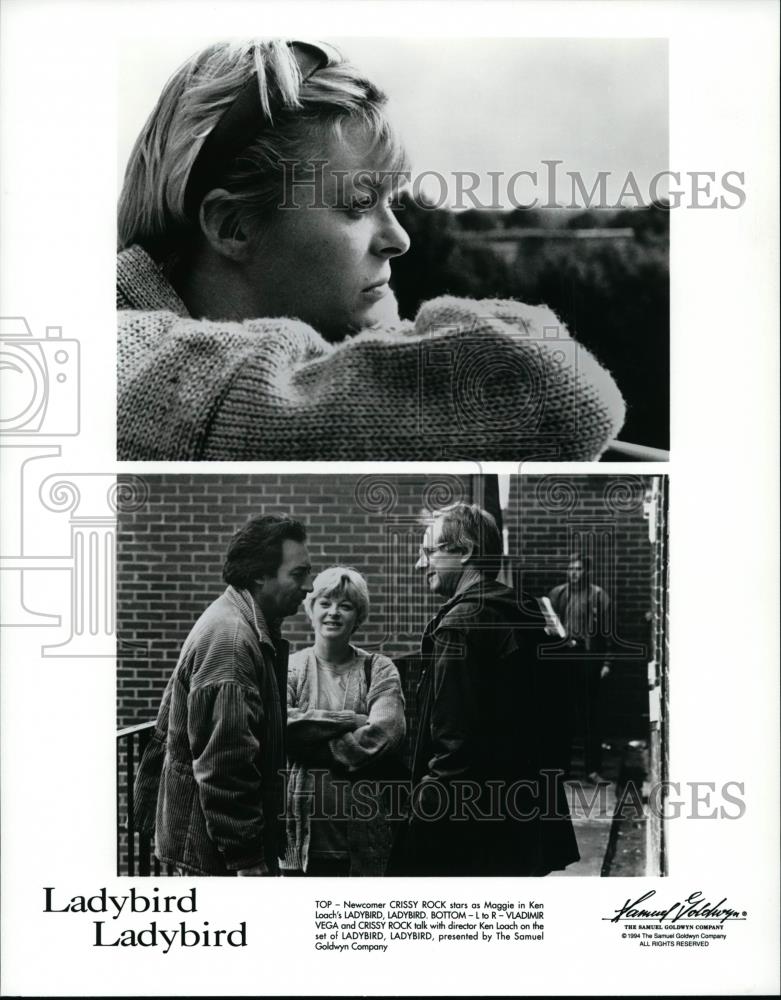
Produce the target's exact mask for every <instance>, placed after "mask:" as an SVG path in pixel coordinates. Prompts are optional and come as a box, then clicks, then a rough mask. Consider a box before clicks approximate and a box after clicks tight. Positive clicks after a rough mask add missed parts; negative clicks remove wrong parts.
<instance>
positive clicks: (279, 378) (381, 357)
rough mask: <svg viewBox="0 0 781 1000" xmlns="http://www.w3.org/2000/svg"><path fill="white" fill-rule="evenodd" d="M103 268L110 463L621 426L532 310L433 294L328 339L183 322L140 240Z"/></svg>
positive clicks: (478, 450) (555, 453) (289, 326)
mask: <svg viewBox="0 0 781 1000" xmlns="http://www.w3.org/2000/svg"><path fill="white" fill-rule="evenodd" d="M117 277H118V286H117V308H118V310H119V344H118V369H119V371H118V402H117V409H118V413H117V453H118V458H120V459H124V460H131V461H132V460H136V461H138V460H141V461H145V460H156V459H158V460H171V461H174V460H195V459H205V460H226V461H228V460H239V461H251V460H256V459H267V460H279V459H282V460H291V461H292V460H320V461H343V460H356V461H360V460H363V461H372V460H374V461H394V460H396V461H401V460H408V461H415V460H417V461H421V460H442V461H449V460H450V461H456V460H466V459H480V460H486V461H488V460H494V461H520V460H535V459H537V460H543V461H545V460H551V461H553V460H560V461H566V460H569V461H588V460H592V459H596V458H598V457H599V456H600V455H601V454H602V452H603V451H604V450H605V448H606V447H607V444H608V442H609V441H610V439H611V438H612V437H614V436H615V435H616V434H617V433H618V431H619V430H620V428H621V425H622V423H623V419H624V401H623V399H622V397H621V393H620V392H619V390H618V388H617V386H616V384H615V382H614V381H613V379H612V377H611V375H610V374H609V373H608V372H607V371H606V370H605V369H604V368H602V367H601V365H600V364H599V363H598V362H597V360H596V359H595V358H594V357H593V355H591V354H590V353H589V352H588V351H587V350H586V349H585V348H583V347H582V346H581V345H579V344H577V343H576V342H575V341H574V340H572V338H571V337H570V336H569V333H568V332H567V330H566V329H565V327H564V326H563V325H562V324H561V323H560V321H559V320H558V319H557V317H556V316H555V315H554V314H553V313H552V312H551V311H550V310H549V309H548V308H546V307H544V306H527V305H524V304H522V303H519V302H514V301H511V300H497V299H485V300H480V301H477V300H472V299H461V298H454V297H451V296H445V297H442V298H437V299H434V300H432V301H430V302H427V303H425V304H424V305H423V306H422V307H421V309H420V311H419V312H418V315H417V318H416V319H415V322H414V324H411V323H407V324H401V325H398V326H395V327H392V328H387V329H381V330H378V329H370V330H367V331H364V332H362V333H360V334H357V335H355V336H351V337H347V338H346V339H345V340H343V341H341V342H340V343H335V344H334V343H328V342H326V341H325V340H324V339H323V338H322V337H321V336H320V334H318V333H317V332H316V331H315V330H313V329H312V327H310V326H307V325H306V324H305V323H302V322H300V321H298V320H295V319H285V318H267V319H253V320H246V321H244V322H243V323H237V322H229V321H210V320H202V319H201V320H199V319H193V318H191V317H189V316H188V315H187V309H186V307H185V305H184V303H183V302H182V301H181V299H180V298H179V297H178V295H177V294H176V292H175V291H174V289H173V288H172V287H171V285H170V284H169V282H168V281H167V280H166V278H165V276H164V275H163V272H162V270H161V269H160V268H159V267H158V266H157V265H156V264H155V262H154V261H153V260H152V259H151V258H150V257H149V256H148V254H147V253H146V252H145V251H144V250H143V249H141V248H140V247H131V248H130V249H128V250H124V251H122V252H121V253H120V254H119V257H118V266H117Z"/></svg>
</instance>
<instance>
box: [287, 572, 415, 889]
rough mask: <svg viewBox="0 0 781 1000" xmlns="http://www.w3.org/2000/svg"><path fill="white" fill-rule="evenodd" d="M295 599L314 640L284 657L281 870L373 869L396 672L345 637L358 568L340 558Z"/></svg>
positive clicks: (395, 728) (397, 689) (382, 852)
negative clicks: (301, 599)
mask: <svg viewBox="0 0 781 1000" xmlns="http://www.w3.org/2000/svg"><path fill="white" fill-rule="evenodd" d="M304 607H305V609H306V612H307V615H308V616H309V619H310V621H311V622H312V628H313V629H314V633H315V642H314V645H313V646H310V647H309V648H308V649H302V650H299V651H298V652H297V653H295V654H294V655H293V656H291V657H290V662H289V667H288V690H287V697H288V709H287V712H288V715H287V747H288V759H289V766H290V774H289V781H288V792H287V802H288V805H287V855H286V858H285V862H284V868H285V869H286V870H287V872H288V873H304V874H307V875H323V876H325V875H382V874H384V871H385V864H386V862H387V858H388V856H389V853H390V847H391V829H390V826H389V824H388V822H387V821H386V819H385V814H384V810H383V806H382V802H381V797H380V787H379V785H378V783H377V781H376V780H373V778H372V775H373V774H374V775H376V774H377V773H378V764H379V762H381V761H383V760H386V761H387V759H388V755H393V756H395V755H396V753H397V751H398V750H399V748H400V746H401V743H402V741H403V739H404V735H405V731H406V729H405V721H404V697H403V695H402V690H401V681H400V679H399V673H398V671H397V669H396V667H395V666H394V665H393V662H392V661H391V660H389V659H388V657H387V656H383V655H381V654H379V653H375V654H370V653H367V652H366V651H365V650H363V649H360V648H359V647H358V646H355V645H353V644H352V643H351V641H350V640H351V638H352V635H353V633H354V632H355V631H356V629H358V628H359V627H360V626H361V625H362V624H363V622H364V621H365V619H366V616H367V614H368V611H369V592H368V588H367V586H366V581H365V580H364V578H363V577H362V576H361V575H360V573H357V572H356V571H355V570H354V569H350V568H349V567H346V566H333V567H331V568H330V569H327V570H324V571H323V572H322V573H320V575H319V576H318V577H317V578H316V579H315V581H314V583H313V589H312V592H311V593H310V594H309V595H308V596H307V598H306V601H305V604H304ZM362 776H363V779H362ZM354 791H355V795H354V794H353V792H354Z"/></svg>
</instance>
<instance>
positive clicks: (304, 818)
mask: <svg viewBox="0 0 781 1000" xmlns="http://www.w3.org/2000/svg"><path fill="white" fill-rule="evenodd" d="M119 484H120V491H121V495H122V496H123V497H124V498H125V505H126V506H127V510H126V511H125V510H124V509H123V507H121V508H120V513H119V525H118V535H117V556H118V565H117V595H118V604H117V627H118V633H117V638H118V643H119V650H118V656H119V660H118V680H117V718H118V724H119V725H120V726H121V728H120V729H119V731H118V733H117V768H118V772H117V791H118V795H119V800H118V819H119V825H118V829H117V852H118V853H117V864H118V872H119V874H126V875H155V876H160V875H165V874H168V875H182V874H190V875H193V874H195V875H222V876H230V875H248V874H251V875H258V874H260V875H270V874H282V875H283V876H301V875H308V876H328V875H330V876H383V875H397V876H470V875H471V876H494V877H496V876H545V875H568V876H598V877H599V876H640V875H648V874H650V873H653V874H664V873H665V860H664V843H663V823H662V814H663V805H664V803H663V801H662V800H661V798H660V797H659V795H660V793H659V782H660V780H661V781H663V780H664V778H665V775H666V764H665V758H666V746H665V740H664V732H665V704H666V702H665V691H666V669H667V663H666V652H665V651H666V627H667V625H666V616H667V610H666V609H667V596H666V587H667V481H666V477H665V476H642V477H641V476H596V475H592V476H554V475H550V476H523V477H520V476H495V475H474V476H438V477H437V476H429V477H423V476H417V477H416V476H409V475H407V476H405V475H388V474H380V475H367V476H347V475H338V474H333V475H315V476H312V475H295V476H279V475H278V476H268V475H265V476H263V475H261V476H255V475H248V476H246V475H241V476H239V475H224V476H215V475H207V476H203V475H199V476H182V475H176V476H155V475H152V476H146V475H145V476H144V477H133V478H130V479H126V478H123V477H121V478H120V481H119ZM653 779H655V781H656V784H655V785H653ZM652 785H653V787H654V788H655V789H656V791H655V792H654V794H653V795H651V796H650V800H649V789H650V788H651V787H652Z"/></svg>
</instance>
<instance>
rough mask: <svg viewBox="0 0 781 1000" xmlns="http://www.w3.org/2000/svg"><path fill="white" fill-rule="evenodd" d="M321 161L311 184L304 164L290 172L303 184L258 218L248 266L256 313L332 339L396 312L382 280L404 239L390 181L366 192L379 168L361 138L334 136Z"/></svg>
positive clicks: (402, 249) (406, 241)
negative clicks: (260, 224)
mask: <svg viewBox="0 0 781 1000" xmlns="http://www.w3.org/2000/svg"><path fill="white" fill-rule="evenodd" d="M348 134H349V133H348ZM364 149H365V144H364ZM322 159H324V160H326V163H325V164H324V166H323V167H322V168H321V169H320V168H318V175H317V176H318V178H320V179H318V180H317V182H316V186H315V187H313V186H312V182H311V178H312V176H313V175H312V173H311V169H310V171H309V172H307V171H306V169H305V168H302V170H300V171H299V172H298V173H297V175H296V176H297V177H299V178H300V177H304V178H306V179H308V180H309V183H308V184H307V183H303V184H300V185H297V186H294V185H293V184H289V185H288V190H287V191H286V193H285V201H286V202H287V203H288V204H289V205H290V207H285V208H277V209H276V210H275V213H274V216H273V217H272V219H271V221H270V222H269V223H266V224H265V226H264V228H263V231H262V233H261V235H260V238H259V239H258V240H257V244H256V246H255V249H254V252H253V254H252V257H251V260H250V261H249V264H248V266H249V269H250V280H251V282H252V284H253V285H254V287H256V288H257V292H258V296H259V303H258V308H259V310H260V312H259V313H258V314H259V315H264V316H286V317H291V318H296V319H300V320H303V321H304V322H306V323H309V324H310V326H313V327H314V328H315V329H316V330H318V331H319V332H320V333H321V334H322V335H323V336H324V337H326V338H327V339H329V340H339V339H341V338H342V337H344V336H345V335H346V334H347V333H350V332H354V331H356V330H360V329H363V328H365V327H367V326H371V325H373V324H374V323H377V322H389V321H394V320H395V319H396V318H397V313H396V304H395V299H394V297H393V295H392V293H391V291H390V288H389V285H388V279H389V278H390V273H391V259H392V258H393V257H397V256H399V255H400V254H403V253H406V251H407V249H408V248H409V237H408V236H407V234H406V232H405V231H404V230H403V229H402V227H401V226H400V225H399V223H398V221H397V219H396V217H395V215H394V213H393V212H392V210H391V205H390V202H391V197H390V194H391V192H393V186H392V184H391V185H389V187H388V188H387V189H385V190H383V191H379V192H376V191H375V192H372V193H371V194H370V193H369V191H368V190H367V185H366V176H367V173H369V172H371V171H374V170H378V169H380V168H379V167H374V166H373V165H372V164H371V163H367V159H369V158H368V157H367V156H366V155H365V153H364V152H363V151H362V150H361V143H359V142H353V143H339V142H337V141H336V139H335V138H334V139H332V140H331V142H330V144H329V148H328V149H327V151H326V152H325V153H324V154H323V156H322Z"/></svg>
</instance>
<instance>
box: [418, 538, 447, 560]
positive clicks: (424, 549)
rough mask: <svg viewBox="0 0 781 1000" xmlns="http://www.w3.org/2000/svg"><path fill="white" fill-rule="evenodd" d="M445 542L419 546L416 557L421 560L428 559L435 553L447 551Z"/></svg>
mask: <svg viewBox="0 0 781 1000" xmlns="http://www.w3.org/2000/svg"><path fill="white" fill-rule="evenodd" d="M447 547H448V543H447V542H439V544H437V545H421V546H420V548H419V549H418V555H419V556H420V558H421V559H430V558H431V557H432V556H433V555H434V553H435V552H439V551H441V550H442V549H447Z"/></svg>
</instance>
